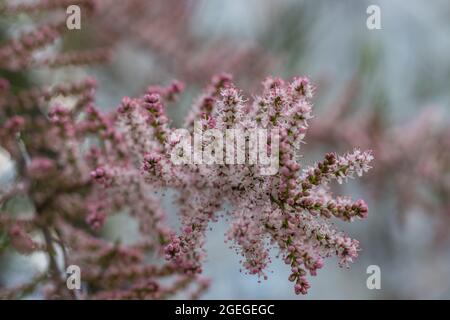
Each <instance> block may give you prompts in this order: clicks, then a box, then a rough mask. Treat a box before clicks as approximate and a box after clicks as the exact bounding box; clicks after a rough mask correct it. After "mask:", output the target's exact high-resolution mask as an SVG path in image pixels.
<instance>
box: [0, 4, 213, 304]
mask: <svg viewBox="0 0 450 320" xmlns="http://www.w3.org/2000/svg"><path fill="white" fill-rule="evenodd" d="M69 2H70V4H79V5H82V6H84V7H87V8H94V3H96V2H97V1H94V0H80V1H66V0H57V1H35V2H32V3H26V4H25V3H24V4H22V3H18V4H9V3H5V4H3V3H2V6H1V8H0V10H2V11H3V12H7V13H8V15H14V14H20V13H30V14H35V13H46V12H47V11H50V10H52V11H55V12H56V13H59V16H57V17H59V18H65V7H67V4H68V3H69ZM60 9H64V10H60ZM84 12H85V11H84ZM92 13H94V12H93V11H89V14H92ZM60 21H62V20H60ZM86 21H87V20H86ZM63 25H64V24H62V23H44V24H43V25H42V26H41V27H36V28H35V29H34V30H32V31H29V32H27V33H22V34H19V35H18V37H17V38H15V39H12V40H6V41H2V43H3V44H2V45H1V46H0V69H1V70H0V71H1V74H2V75H4V74H5V75H6V78H2V77H0V146H1V148H0V152H1V153H2V155H3V154H4V153H6V154H8V155H9V157H10V158H11V161H12V162H13V163H14V178H13V179H12V180H11V181H9V183H8V184H6V185H3V184H2V185H0V255H2V257H3V254H5V253H6V252H7V251H8V250H15V251H16V252H18V253H20V254H22V255H27V256H28V255H34V254H41V255H43V256H45V257H46V258H47V262H48V264H47V267H46V270H43V271H42V272H39V273H37V274H35V275H34V277H32V278H31V279H28V280H27V281H25V282H24V283H22V284H19V285H17V286H12V287H5V286H1V288H0V298H1V299H14V298H22V297H26V296H27V295H28V294H30V293H33V292H36V293H37V294H40V295H41V296H42V297H44V298H49V299H67V298H74V299H164V298H169V297H171V296H174V295H176V294H185V295H187V296H188V297H193V298H197V297H199V296H200V295H201V294H202V292H203V291H204V290H206V289H207V287H208V284H209V282H208V281H207V280H206V279H204V278H202V277H200V276H198V275H197V274H193V275H188V274H185V272H184V270H183V269H181V268H180V267H179V266H177V265H176V264H175V263H171V262H165V260H164V248H165V246H166V245H167V244H168V243H169V241H170V239H171V236H172V234H173V233H174V232H173V231H171V229H170V227H169V226H168V225H167V222H166V213H165V212H164V210H163V209H162V207H161V205H160V199H158V197H157V196H155V195H154V192H155V189H154V188H153V187H152V186H150V185H148V184H147V183H145V181H144V180H145V179H144V177H143V176H142V174H141V173H140V170H139V168H138V167H136V166H135V165H134V164H136V163H140V161H141V159H140V157H141V154H137V153H135V152H134V150H135V149H134V148H135V145H134V141H133V140H132V139H131V140H130V137H129V136H124V135H123V134H122V130H121V128H122V127H127V126H133V125H135V126H144V127H145V126H147V125H148V126H149V128H148V132H149V133H150V132H152V131H151V130H152V129H153V128H160V127H161V126H160V125H159V123H155V119H156V118H158V119H161V115H160V113H161V112H162V110H161V108H160V106H159V105H158V101H155V100H154V99H153V98H154V97H159V95H160V94H161V95H162V96H163V98H162V99H165V100H171V99H175V98H176V95H177V94H178V93H179V92H180V91H181V90H182V85H181V84H180V83H179V82H174V83H173V84H172V85H171V86H170V87H168V88H165V87H158V88H156V87H152V88H149V96H148V99H141V100H139V101H142V102H143V101H146V102H147V103H148V110H145V111H143V114H144V113H146V115H147V118H146V122H144V123H134V122H133V121H134V120H135V119H139V117H136V115H135V114H134V111H135V110H133V113H130V112H129V111H131V110H128V109H127V108H124V110H123V113H118V114H117V113H115V112H114V113H103V112H101V111H99V108H98V107H97V106H96V104H95V99H94V98H95V91H96V86H97V83H96V81H95V80H94V79H93V78H91V77H87V78H85V79H82V80H78V81H73V82H64V83H59V84H56V85H40V86H31V85H30V84H29V83H28V81H27V80H26V71H27V70H29V68H38V67H48V66H51V67H58V68H60V67H66V66H74V67H79V66H80V65H82V64H91V63H93V64H98V63H100V62H104V61H106V60H108V59H109V54H110V52H109V50H108V49H103V48H102V49H92V50H87V51H82V52H80V51H76V52H72V51H68V52H60V51H57V52H54V53H53V54H52V55H49V56H47V57H44V58H41V59H38V55H37V53H38V51H40V50H41V49H46V48H48V47H49V46H50V45H52V44H53V43H54V42H55V41H58V40H59V39H60V38H61V37H62V36H65V34H66V33H67V30H66V29H65V27H63ZM53 49H55V48H53ZM153 91H156V92H158V94H157V95H154V94H156V93H155V92H153ZM62 98H64V99H62ZM152 99H153V100H152ZM133 105H134V102H130V109H132V108H133ZM151 117H153V118H154V119H153V121H151ZM150 124H153V125H154V126H153V127H152V126H151V125H150ZM134 138H136V139H138V140H141V141H142V136H141V137H134ZM142 150H146V149H145V148H144V149H142ZM100 164H102V165H104V166H103V167H100ZM1 169H3V167H2V168H1ZM2 171H3V170H2ZM97 182H98V183H97ZM104 186H107V187H108V188H107V189H105V188H104ZM17 201H25V202H26V203H27V204H29V205H27V206H26V207H27V208H28V207H29V208H30V210H26V212H22V210H23V208H22V207H20V208H16V207H15V206H14V205H13V204H14V203H15V202H17ZM116 213H125V214H128V215H129V216H131V217H132V218H133V219H135V220H136V221H137V222H138V226H139V230H138V233H137V234H138V236H137V237H136V238H137V239H136V240H135V241H134V242H133V243H130V244H128V243H121V241H112V240H107V239H105V237H103V236H102V227H103V226H104V224H105V223H106V222H107V221H108V218H109V217H111V216H112V215H114V214H116ZM69 265H77V266H79V267H80V268H81V271H82V288H81V290H77V291H72V290H68V288H67V286H66V276H67V275H66V272H65V271H66V268H67V267H68V266H69ZM2 280H3V279H2ZM2 284H3V283H2Z"/></svg>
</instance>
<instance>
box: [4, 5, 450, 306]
mask: <svg viewBox="0 0 450 320" xmlns="http://www.w3.org/2000/svg"><path fill="white" fill-rule="evenodd" d="M109 2H110V3H111V4H112V6H104V7H101V9H102V10H104V11H103V12H104V13H103V12H102V15H101V16H102V19H99V20H98V21H96V22H94V23H91V24H89V25H88V26H87V27H86V28H84V26H83V27H82V30H81V31H80V32H77V33H76V35H74V36H73V37H72V38H71V39H69V40H66V42H64V43H61V44H59V45H60V46H63V47H79V46H84V45H86V44H87V45H89V44H90V43H97V42H100V43H104V44H110V43H113V44H114V53H115V55H114V59H113V61H112V62H111V63H110V64H107V65H104V66H95V67H90V68H75V69H71V70H69V71H67V70H65V69H63V70H61V71H58V72H54V71H52V72H48V71H45V70H43V71H42V70H41V71H37V72H36V71H33V72H32V73H30V74H29V75H28V76H29V77H30V79H32V81H35V82H36V83H38V82H40V81H45V82H46V83H57V82H60V81H63V80H65V79H69V78H70V79H73V78H83V77H84V76H85V75H87V74H88V75H94V76H95V77H97V79H98V82H99V89H98V91H97V96H96V101H97V104H98V105H99V106H100V107H101V108H103V109H105V110H107V109H112V108H115V107H116V106H117V105H118V104H119V103H120V100H121V98H122V97H123V96H125V95H129V96H133V95H136V94H138V93H140V92H143V90H145V88H146V87H148V86H149V85H151V84H167V83H169V81H170V80H171V79H179V80H181V81H183V82H185V83H186V87H187V90H186V92H185V93H184V94H183V95H182V97H181V100H180V101H179V102H178V103H177V104H175V105H173V106H171V107H170V109H169V111H168V112H169V114H170V115H171V116H172V117H173V119H174V126H180V125H181V124H182V119H183V117H184V116H185V115H186V112H187V111H186V110H187V109H188V108H189V105H190V103H191V101H192V99H193V98H194V97H195V96H196V95H197V94H198V93H199V92H200V91H201V88H202V86H204V85H205V84H206V83H207V82H208V80H209V78H210V77H211V76H212V75H213V74H215V73H217V72H220V71H227V72H230V73H232V74H233V76H234V79H235V82H236V83H237V84H239V85H240V87H241V88H243V89H244V93H245V95H246V96H247V97H248V98H251V96H252V94H254V93H257V92H258V90H259V88H260V82H261V81H262V79H263V78H264V77H265V76H268V75H274V76H280V77H283V78H291V77H293V76H296V75H307V76H309V77H310V78H311V80H312V81H313V83H314V84H315V86H316V96H315V98H314V104H315V106H314V110H315V111H314V114H315V119H314V120H313V121H312V124H311V127H312V128H313V127H315V126H317V128H318V129H317V131H316V133H314V132H313V133H312V136H311V139H309V138H308V136H307V138H306V141H307V144H306V145H305V146H304V147H303V155H304V158H305V162H309V163H311V162H313V161H315V160H319V159H320V158H318V156H319V155H320V154H321V153H322V152H323V151H333V150H336V149H338V150H340V151H341V150H346V149H351V147H348V144H350V142H352V141H355V143H361V144H362V147H367V148H371V149H374V153H375V157H376V160H375V162H374V167H375V168H374V170H376V171H375V172H376V173H375V174H373V175H368V176H365V177H364V178H363V179H362V180H361V181H351V182H350V183H349V185H348V186H346V187H345V188H346V189H345V193H346V194H350V195H352V196H353V197H354V198H357V197H362V198H364V199H366V200H367V203H368V205H369V209H370V214H369V217H368V219H366V220H364V221H358V222H355V223H352V224H351V225H350V224H343V225H342V228H343V229H344V230H345V231H347V232H348V233H349V234H350V235H351V236H352V237H354V238H356V239H358V240H359V241H360V244H361V247H362V249H363V250H362V251H361V252H360V256H359V258H358V260H357V261H356V262H355V263H354V264H353V265H352V266H351V268H350V269H348V270H347V269H341V268H339V267H337V261H335V259H333V258H331V259H329V260H328V261H327V262H326V264H325V267H324V268H323V269H322V270H319V274H318V276H317V277H313V278H311V285H312V288H311V289H310V292H309V294H308V295H307V296H295V294H294V293H293V290H292V288H291V284H290V283H288V282H287V280H286V279H287V277H288V275H289V273H288V272H289V269H288V268H287V267H286V266H285V265H284V264H283V263H282V262H281V261H279V260H277V259H273V260H274V262H273V264H272V265H271V266H270V271H271V272H270V273H269V279H268V280H264V281H262V282H261V283H259V282H258V279H257V278H255V277H251V276H248V275H245V274H244V273H240V272H239V269H240V264H239V257H238V256H236V254H235V253H234V251H233V250H231V249H229V248H228V246H227V245H226V244H225V243H224V241H223V240H224V233H225V230H226V222H225V221H219V222H218V223H216V224H213V225H212V226H211V227H212V228H211V230H210V231H209V232H208V239H209V240H208V241H207V247H206V249H207V254H208V258H207V263H206V266H205V269H204V272H205V274H206V275H207V276H209V277H210V278H212V280H213V281H212V285H211V288H210V289H209V291H208V292H207V293H206V294H205V295H204V296H203V298H208V299H417V298H425V299H429V298H439V299H448V298H450V242H449V237H446V235H447V234H448V231H449V230H450V228H447V226H450V217H449V216H450V210H449V209H448V208H447V206H448V200H446V199H448V197H450V193H448V191H447V193H443V195H440V197H443V199H439V200H437V204H436V205H433V206H425V205H422V203H418V204H417V205H415V200H416V199H415V195H412V196H411V195H410V196H409V198H408V196H406V197H403V196H402V195H401V190H402V189H401V188H406V189H409V188H411V189H414V188H416V187H421V185H422V184H423V185H424V186H428V185H433V183H435V182H428V181H425V180H426V178H422V177H419V176H418V171H416V170H415V169H414V166H413V165H412V164H411V162H412V163H413V164H414V159H422V160H421V163H428V162H433V161H434V160H433V159H435V158H436V157H432V156H430V155H429V154H428V152H435V153H437V154H438V156H437V158H440V152H443V151H445V148H448V147H450V144H448V143H447V145H445V143H444V144H442V145H441V148H435V149H433V148H429V149H421V148H420V145H421V144H425V143H428V142H427V141H426V140H427V139H428V138H427V137H428V136H427V135H425V133H424V134H421V130H423V131H424V132H428V130H438V132H440V131H439V130H445V127H446V126H447V127H448V124H449V115H450V58H449V57H450V36H449V35H450V2H449V1H447V0H442V1H439V0H436V1H432V2H430V1H420V0H414V1H411V0H408V1H407V0H396V1H390V0H386V1H380V0H371V1H356V0H341V1H333V0H315V1H301V0H283V1H269V0H245V1H242V0H228V1H218V0H204V1H182V0H178V1H162V0H161V1H141V3H140V6H141V7H139V9H136V7H134V8H133V5H126V4H123V3H122V1H119V0H111V1H109ZM131 2H133V1H130V3H131ZM134 2H135V3H139V1H134ZM371 4H376V5H378V6H379V7H380V8H381V26H382V29H381V30H369V29H368V28H367V27H366V19H367V17H368V15H367V14H366V8H367V7H368V6H369V5H371ZM98 30H102V32H99V31H98ZM2 31H3V33H5V32H6V33H8V32H9V33H11V32H14V30H2ZM343 105H344V107H343ZM342 108H345V115H344V116H342V118H339V117H336V110H341V109H342ZM374 114H375V115H376V119H377V122H376V123H377V124H378V126H374V123H373V121H374V120H373V119H374V116H373V115H374ZM427 116H433V117H434V118H437V120H433V121H429V122H426V121H425V122H424V123H423V126H420V125H419V126H418V128H416V127H414V128H415V129H414V130H415V131H413V133H414V134H415V135H413V136H414V137H419V138H420V137H422V139H423V140H420V139H414V141H412V142H411V141H410V144H412V145H414V146H416V145H417V147H418V148H414V147H409V148H406V150H407V151H409V152H406V151H405V154H404V158H405V159H403V160H402V161H399V160H396V162H395V165H393V166H389V165H386V166H385V165H384V162H383V163H382V164H380V167H379V168H376V167H377V158H378V156H379V155H378V154H377V151H379V152H381V151H380V150H383V148H379V146H378V145H375V144H381V145H384V144H385V143H386V144H387V143H388V142H389V143H391V142H392V141H395V143H393V144H392V145H391V144H388V146H387V147H386V149H389V148H395V146H397V145H398V144H400V145H401V142H402V141H403V139H404V140H405V141H409V140H410V138H411V136H410V135H411V134H412V133H411V131H408V130H406V129H402V128H403V126H408V124H410V123H414V121H415V120H416V119H419V118H420V119H421V117H425V118H426V117H427ZM335 117H336V121H334V122H333V121H332V122H331V124H329V125H330V126H331V127H332V128H333V130H331V129H330V126H329V127H327V128H322V129H323V131H320V128H321V127H320V126H321V123H322V124H323V123H325V122H327V120H330V119H331V120H333V119H335ZM367 119H369V120H370V121H369V120H367ZM344 120H345V121H344ZM335 128H341V129H342V130H344V131H345V130H347V129H348V130H349V132H351V135H353V134H354V135H356V136H357V135H358V134H361V135H362V136H367V137H369V138H368V139H365V140H364V141H362V142H361V141H358V139H355V140H352V139H348V138H347V140H348V141H347V140H346V141H345V142H343V141H340V140H343V139H341V137H340V135H339V131H338V132H336V131H335V130H334V129H335ZM352 129H354V130H353V131H352ZM326 130H328V131H326ZM360 130H362V131H363V132H358V131H360ZM418 131H419V132H418ZM371 137H372V138H373V137H380V138H379V139H380V140H377V139H373V140H371V139H370V138H371ZM444 137H448V139H450V135H447V136H445V135H444ZM383 139H385V140H383ZM408 139H409V140H408ZM429 139H433V136H430V138H429ZM336 140H337V141H336ZM380 141H381V142H380ZM386 141H387V142H386ZM447 141H448V140H447ZM444 142H445V139H444ZM442 149H444V150H442ZM380 156H381V157H382V158H385V156H384V155H383V154H381V155H380ZM387 158H389V157H387ZM447 160H448V158H447ZM386 162H387V161H386ZM435 170H438V172H437V173H436V175H437V176H438V182H439V183H441V184H443V185H444V186H447V189H446V190H449V189H450V188H448V186H449V184H450V182H449V172H450V162H446V164H444V165H442V166H440V167H438V169H435ZM397 171H398V172H400V171H401V172H402V176H401V177H398V176H397V175H396V172H397ZM13 176H14V170H13V166H12V164H11V163H10V162H9V161H8V158H7V155H6V154H3V155H1V156H0V181H1V183H2V184H7V182H8V181H9V179H11V178H12V177H13ZM396 179H400V180H401V182H402V183H403V184H402V186H403V187H399V186H398V185H395V183H394V182H395V181H397V180H396ZM424 179H425V180H424ZM374 180H377V181H376V183H375V182H374ZM393 181H394V182H393ZM405 181H406V182H405ZM399 188H400V189H399ZM399 190H400V191H399ZM429 190H430V191H429V193H430V194H431V197H433V192H435V191H434V190H435V189H433V188H429ZM164 201H165V206H166V208H167V210H168V212H170V214H171V220H172V222H173V223H174V224H176V223H177V221H176V210H175V208H174V207H173V206H172V204H171V201H170V193H169V194H168V196H167V197H166V199H165V200H164ZM404 202H408V203H406V205H404V204H405V203H404ZM410 204H412V205H410ZM18 205H20V204H18ZM446 215H447V216H446ZM134 228H135V226H134V225H133V222H131V221H129V219H128V218H127V217H126V216H122V215H117V216H115V217H113V218H111V219H109V220H108V222H107V224H106V226H105V227H104V228H103V230H102V233H103V234H104V236H105V237H109V238H120V239H122V241H124V242H127V241H132V238H133V233H134V231H133V230H134ZM273 254H274V255H275V254H276V252H274V253H273ZM333 260H334V261H333ZM46 263H47V262H46V260H45V257H43V256H40V255H39V254H34V255H32V256H30V257H24V256H19V255H18V254H15V253H14V252H7V253H3V254H2V255H1V256H0V279H1V282H2V283H4V284H13V283H17V282H20V281H21V279H22V278H23V277H24V275H25V276H26V275H27V274H30V273H33V272H35V270H39V269H43V268H45V265H46ZM369 265H378V266H379V267H380V269H381V290H369V289H368V288H367V286H366V279H367V277H368V276H369V275H368V274H367V273H366V269H367V267H368V266H369ZM35 298H39V297H35Z"/></svg>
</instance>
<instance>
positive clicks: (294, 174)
mask: <svg viewBox="0 0 450 320" xmlns="http://www.w3.org/2000/svg"><path fill="white" fill-rule="evenodd" d="M263 84H264V90H263V93H262V94H261V95H260V96H257V97H255V99H254V101H253V102H247V101H246V100H245V99H244V98H243V97H242V94H241V92H240V91H239V90H238V89H237V88H236V87H235V86H234V85H233V84H232V81H231V77H230V76H228V75H219V76H216V77H214V78H213V80H212V81H211V84H210V85H208V87H207V88H206V91H205V92H206V93H204V94H202V95H201V96H200V98H199V99H197V102H195V104H194V107H193V111H192V113H191V114H189V115H188V118H187V121H186V125H187V127H186V129H188V130H190V131H191V132H195V131H196V130H198V129H199V127H200V128H206V129H216V130H221V129H222V130H226V129H236V130H242V131H241V132H245V130H249V129H255V128H260V129H267V130H274V129H276V130H278V132H279V139H280V148H279V154H277V157H278V161H279V170H278V173H277V174H274V175H261V174H260V172H261V170H260V169H261V166H263V165H262V164H259V163H256V164H255V163H249V162H248V161H246V163H244V164H234V165H233V164H226V165H225V164H195V162H192V163H186V164H183V165H177V164H175V163H173V162H172V161H171V154H172V152H174V150H177V148H178V147H179V146H178V143H180V142H179V139H177V135H176V130H175V129H173V128H169V127H168V126H167V124H168V118H167V116H166V114H165V111H164V102H163V100H162V97H161V96H160V95H158V94H156V93H153V94H151V95H148V94H147V95H145V96H144V97H142V98H134V99H131V98H126V99H124V101H123V102H122V105H121V106H120V108H119V109H118V113H119V115H121V114H123V113H124V112H126V114H127V119H129V122H128V125H125V126H123V127H122V131H121V132H122V134H123V136H124V137H125V138H124V139H125V141H130V142H131V143H130V147H131V148H134V154H139V153H140V152H141V153H142V151H145V154H144V155H143V156H141V157H140V158H141V159H142V160H141V161H142V162H141V174H142V177H143V178H144V180H145V182H146V183H147V184H148V185H150V186H152V185H153V186H155V187H156V188H170V189H174V190H177V191H178V197H177V199H176V204H177V205H178V207H179V212H180V220H181V223H182V227H181V230H180V233H179V234H173V233H172V234H171V235H170V237H169V238H168V240H169V242H168V244H167V245H166V246H165V249H164V252H165V256H166V259H167V260H168V261H170V262H172V263H174V264H175V265H176V266H178V267H179V268H180V269H182V270H184V272H185V273H186V274H189V275H192V274H196V273H200V272H201V270H202V261H203V259H204V256H205V252H204V249H203V245H204V243H205V233H206V230H207V229H208V227H209V225H210V223H211V222H213V221H215V220H217V219H218V218H219V216H220V215H221V214H222V213H223V212H225V213H224V214H225V215H226V216H228V218H229V220H230V221H231V222H230V229H229V231H228V232H227V235H226V241H227V242H230V243H231V246H232V247H233V248H234V249H235V250H236V251H237V252H238V253H239V254H240V255H242V257H243V266H244V267H245V269H246V270H247V272H248V273H250V274H256V275H258V276H261V277H264V278H266V272H267V268H268V264H269V262H270V249H271V248H275V249H276V250H278V251H279V255H280V256H282V257H283V260H284V261H285V262H286V264H288V265H289V266H290V268H291V272H292V273H291V275H290V277H289V279H290V280H291V281H293V282H295V292H296V293H303V294H304V293H306V292H307V289H308V288H309V283H308V280H307V278H306V275H307V273H308V272H309V273H310V274H311V275H316V273H317V269H320V268H321V267H322V266H323V259H324V258H326V257H328V256H330V255H333V254H335V255H337V256H338V257H339V259H340V264H341V265H347V264H348V263H349V262H352V261H353V259H354V258H356V256H357V253H358V250H359V249H358V241H356V240H353V239H351V238H349V237H348V236H346V235H345V234H344V233H342V232H340V231H337V230H335V229H334V227H333V226H332V224H331V218H338V219H341V220H343V221H352V220H354V219H359V218H365V217H366V216H367V213H368V208H367V205H366V204H365V202H364V201H363V200H356V201H353V200H351V199H350V198H349V197H339V196H338V197H335V196H333V195H332V193H331V191H330V187H329V185H330V183H331V182H332V181H337V182H338V183H342V182H343V181H346V180H347V179H348V178H351V177H353V176H354V175H358V176H361V175H362V174H363V173H364V172H367V171H368V170H369V169H370V166H369V163H370V162H371V161H372V159H373V157H372V155H371V152H367V151H366V152H362V151H360V150H359V149H355V150H354V151H352V152H350V153H347V154H344V155H342V156H340V155H337V154H335V153H329V154H327V155H326V156H325V159H324V160H322V161H320V162H317V163H316V164H315V165H313V166H308V167H303V168H302V166H301V164H300V162H299V161H298V159H299V146H300V144H301V143H302V142H303V140H304V138H305V134H306V132H307V129H308V120H309V119H311V117H312V115H311V107H312V106H311V103H310V98H311V96H312V91H313V89H312V86H311V84H310V83H309V80H308V79H307V78H295V79H294V80H293V81H292V82H290V83H288V82H285V81H284V80H282V79H279V78H268V79H266V80H265V81H264V83H263ZM118 118H119V119H120V117H118ZM193 123H200V126H198V125H197V126H196V125H195V124H194V125H193ZM125 124H127V123H125ZM170 132H172V133H173V134H170ZM144 133H145V135H144ZM127 137H128V138H127ZM174 137H175V138H174ZM138 139H140V140H138ZM134 140H138V141H136V142H132V141H134ZM147 140H150V142H149V141H147ZM210 143H211V141H210V140H208V139H205V140H204V141H202V143H201V145H200V146H197V148H200V149H202V150H206V149H207V148H209V147H210ZM274 146H275V144H274V141H271V140H270V139H269V140H268V141H266V142H264V144H263V145H262V148H263V149H264V150H268V151H269V150H270V149H271V148H273V147H274ZM259 147H261V145H260V146H259ZM193 149H194V150H195V149H196V147H195V146H194V148H193ZM224 153H225V152H224ZM247 160H248V158H247ZM105 166H107V167H108V169H107V170H106V171H105ZM129 174H130V173H129V172H128V171H126V170H125V171H124V170H123V168H118V166H117V165H116V164H114V163H111V162H110V161H108V162H107V163H105V164H101V166H99V168H98V169H97V170H96V171H94V172H93V177H94V178H95V179H96V180H97V181H98V182H99V183H100V184H101V185H103V186H105V187H106V190H110V189H114V186H124V185H126V188H129V186H130V182H128V183H126V182H125V180H127V179H130V178H129ZM124 179H125V180H124Z"/></svg>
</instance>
